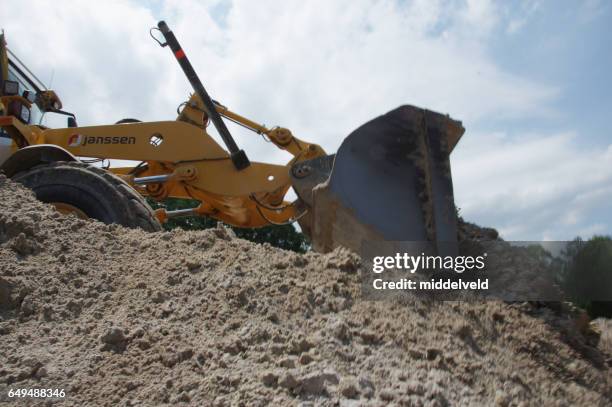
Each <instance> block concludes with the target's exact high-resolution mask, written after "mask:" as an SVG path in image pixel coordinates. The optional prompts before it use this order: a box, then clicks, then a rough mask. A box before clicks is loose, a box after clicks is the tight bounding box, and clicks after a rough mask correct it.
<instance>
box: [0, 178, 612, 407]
mask: <svg viewBox="0 0 612 407" xmlns="http://www.w3.org/2000/svg"><path fill="white" fill-rule="evenodd" d="M607 338H609V337H607ZM607 341H609V339H607ZM606 343H607V342H606ZM607 346H608V347H607V351H606V352H608V353H605V352H603V351H602V350H601V349H596V348H594V347H592V346H590V345H589V344H588V343H587V341H586V340H585V339H584V338H583V337H582V336H581V335H580V334H578V333H577V332H576V330H575V329H573V323H572V322H571V320H570V319H569V317H566V316H564V315H563V314H562V313H560V312H555V311H554V310H551V309H550V308H547V307H541V308H537V307H535V306H532V305H528V304H513V305H507V304H503V303H498V302H496V303H494V302H489V303H429V304H428V303H425V302H412V303H407V304H399V303H391V302H366V301H363V300H361V298H360V286H359V277H358V259H357V258H356V257H355V256H354V255H351V254H350V253H348V252H346V251H343V250H337V251H335V252H334V253H331V254H328V255H319V254H314V253H308V254H306V255H297V254H295V253H291V252H286V251H282V250H278V249H275V248H272V247H270V246H268V245H256V244H253V243H250V242H247V241H243V240H239V239H236V238H234V237H233V236H232V234H231V232H228V231H227V230H226V229H224V228H218V229H216V230H207V231H201V232H182V231H180V232H173V233H167V232H164V233H156V234H146V233H144V232H141V231H138V230H128V229H124V228H122V227H118V226H115V225H111V226H107V225H103V224H100V223H97V222H90V221H82V220H77V219H74V218H72V217H62V216H59V215H58V214H56V213H55V212H54V211H53V210H51V209H50V208H49V207H47V206H45V205H42V204H40V203H39V202H37V201H36V200H35V199H34V198H33V197H32V195H31V193H30V192H29V191H26V190H24V189H23V188H21V187H18V186H16V185H15V184H13V183H11V182H9V181H7V180H6V179H5V178H3V177H2V176H1V175H0V403H3V402H5V403H7V404H8V405H12V404H13V403H14V402H15V401H14V399H13V401H8V399H7V398H6V393H7V391H8V389H10V388H13V389H15V388H32V387H36V388H43V387H45V388H63V389H65V391H66V394H67V398H66V399H65V400H64V401H61V400H58V399H47V400H44V399H27V400H25V401H23V400H22V401H21V403H22V404H23V405H49V404H54V403H56V402H57V403H58V404H65V405H108V406H115V405H142V406H150V405H164V404H172V403H183V404H185V405H187V404H189V405H245V406H251V405H268V404H276V405H296V404H300V403H303V405H308V403H310V402H312V403H313V404H314V405H338V404H340V405H386V404H390V403H395V404H396V405H407V406H444V405H499V406H506V405H516V406H518V405H522V406H531V405H535V406H552V405H554V406H566V405H567V406H574V405H583V406H605V405H612V368H611V367H610V364H611V363H612V362H611V359H610V358H611V356H612V355H611V354H610V351H611V350H610V346H609V345H607Z"/></svg>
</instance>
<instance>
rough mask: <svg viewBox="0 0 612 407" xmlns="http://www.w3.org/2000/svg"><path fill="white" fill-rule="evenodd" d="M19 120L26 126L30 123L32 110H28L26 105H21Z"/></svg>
mask: <svg viewBox="0 0 612 407" xmlns="http://www.w3.org/2000/svg"><path fill="white" fill-rule="evenodd" d="M19 118H20V119H21V121H22V122H24V123H25V124H29V123H30V109H28V108H27V107H26V106H25V105H21V114H20V115H19Z"/></svg>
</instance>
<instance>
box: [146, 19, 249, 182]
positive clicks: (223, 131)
mask: <svg viewBox="0 0 612 407" xmlns="http://www.w3.org/2000/svg"><path fill="white" fill-rule="evenodd" d="M157 27H158V28H159V31H161V33H162V34H163V36H164V38H165V40H166V43H167V44H168V46H170V49H171V50H172V53H173V54H174V56H175V57H176V60H177V61H178V63H179V65H180V66H181V68H182V69H183V72H184V73H185V76H186V77H187V79H188V80H189V83H190V84H191V87H192V88H193V90H194V91H195V93H196V94H197V95H198V96H199V97H200V99H201V100H202V102H203V103H204V110H206V114H208V117H210V120H211V121H212V123H213V124H214V125H215V128H216V129H217V131H218V132H219V135H220V136H221V138H222V139H223V142H224V143H225V146H226V147H227V149H228V150H229V152H230V157H231V159H232V162H233V163H234V167H236V169H237V170H242V169H244V168H247V167H248V166H249V165H251V162H250V161H249V158H248V157H247V155H246V153H245V152H244V150H241V149H240V148H238V145H236V142H235V141H234V138H233V137H232V135H231V134H230V132H229V130H228V128H227V126H226V125H225V123H224V122H223V119H222V118H221V115H219V112H217V109H216V108H215V103H214V102H213V100H212V99H211V98H210V96H209V95H208V92H206V89H205V88H204V85H202V81H200V78H198V74H197V73H196V72H195V70H194V69H193V66H191V62H189V59H187V55H185V51H183V49H182V48H181V45H180V44H179V42H178V40H177V39H176V37H175V36H174V33H173V32H172V30H170V28H169V27H168V24H166V22H165V21H160V22H159V23H157Z"/></svg>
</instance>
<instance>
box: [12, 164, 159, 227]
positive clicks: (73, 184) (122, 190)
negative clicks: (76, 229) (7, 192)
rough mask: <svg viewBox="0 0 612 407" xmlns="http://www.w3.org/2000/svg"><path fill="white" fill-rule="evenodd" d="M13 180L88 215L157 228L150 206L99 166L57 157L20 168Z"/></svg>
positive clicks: (49, 200)
mask: <svg viewBox="0 0 612 407" xmlns="http://www.w3.org/2000/svg"><path fill="white" fill-rule="evenodd" d="M13 180H14V181H16V182H19V183H21V184H23V185H24V186H26V187H28V188H30V189H31V190H33V191H34V193H35V194H36V198H38V199H39V200H40V201H42V202H46V203H53V202H60V203H64V204H69V205H72V206H74V207H76V208H78V209H80V210H81V211H82V212H84V213H85V214H86V215H87V216H88V217H90V218H94V219H97V220H99V221H101V222H104V223H118V224H120V225H123V226H126V227H130V228H141V229H144V230H146V231H148V232H156V231H159V230H161V225H160V224H159V222H158V221H157V218H156V217H155V215H154V213H153V210H152V209H151V207H150V206H149V205H148V204H147V203H146V201H145V200H144V198H143V197H142V196H141V195H140V194H138V193H137V192H136V191H135V190H134V189H133V188H132V187H130V186H129V185H128V184H127V183H126V182H125V181H123V180H122V179H121V178H119V177H118V176H116V175H115V174H113V173H111V172H109V171H106V170H104V169H102V168H98V167H94V166H92V165H89V164H85V163H82V162H78V161H75V162H66V161H59V162H54V163H49V164H42V165H37V166H35V167H33V168H31V169H29V170H27V171H22V172H19V173H17V174H15V176H13Z"/></svg>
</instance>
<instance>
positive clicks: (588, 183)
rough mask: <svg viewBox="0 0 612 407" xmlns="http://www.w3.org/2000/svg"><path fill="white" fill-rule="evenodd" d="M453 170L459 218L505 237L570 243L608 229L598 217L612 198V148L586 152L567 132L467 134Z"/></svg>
mask: <svg viewBox="0 0 612 407" xmlns="http://www.w3.org/2000/svg"><path fill="white" fill-rule="evenodd" d="M453 164H454V168H453V180H454V182H455V195H456V196H455V199H456V201H457V205H458V206H459V207H460V208H461V211H462V214H463V215H464V216H465V217H466V218H467V219H473V218H479V219H481V222H482V223H484V224H487V223H490V222H494V223H490V224H494V225H495V226H496V227H497V228H498V229H499V230H500V232H501V233H502V235H503V236H504V237H505V238H507V239H515V240H542V239H558V240H570V239H573V238H574V237H575V236H576V235H578V234H582V236H583V237H588V236H587V235H585V234H584V233H589V234H593V233H595V232H599V233H602V232H605V231H606V230H605V228H606V224H605V217H603V216H601V215H602V214H604V213H605V212H606V211H607V209H608V208H609V202H610V201H611V200H612V144H611V145H609V146H608V147H607V149H603V150H601V149H595V148H584V147H581V145H580V137H579V136H577V135H575V134H568V133H566V134H554V135H529V136H525V137H504V135H499V134H498V135H488V134H470V137H469V138H467V137H466V138H465V139H464V140H463V141H462V143H461V144H460V145H459V147H458V148H457V150H456V152H455V154H454V157H453ZM599 216H601V218H600V217H599ZM611 228H612V224H610V223H608V224H607V231H608V233H609V232H610V230H611Z"/></svg>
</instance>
